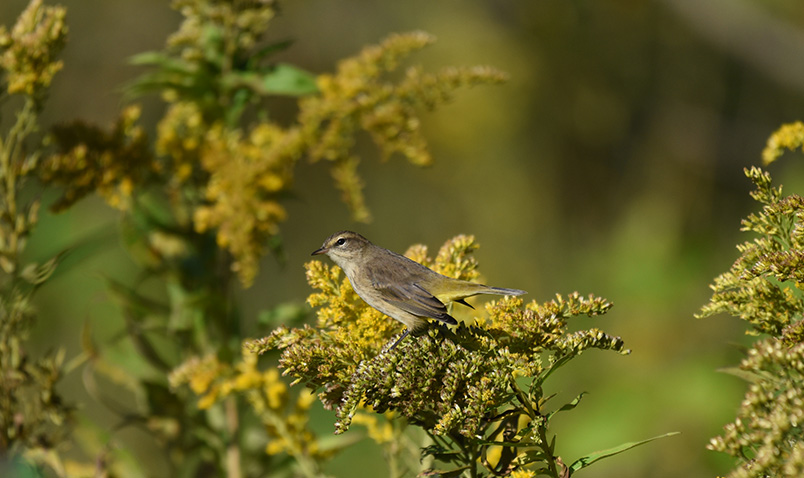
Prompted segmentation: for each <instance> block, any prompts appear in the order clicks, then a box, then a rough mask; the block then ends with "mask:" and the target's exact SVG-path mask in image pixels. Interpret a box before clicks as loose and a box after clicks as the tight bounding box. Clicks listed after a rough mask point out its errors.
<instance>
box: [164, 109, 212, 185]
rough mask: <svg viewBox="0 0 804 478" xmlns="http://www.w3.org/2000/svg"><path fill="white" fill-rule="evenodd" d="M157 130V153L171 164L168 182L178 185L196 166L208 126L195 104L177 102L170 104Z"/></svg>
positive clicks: (184, 180)
mask: <svg viewBox="0 0 804 478" xmlns="http://www.w3.org/2000/svg"><path fill="white" fill-rule="evenodd" d="M156 131H157V138H156V154H158V155H159V156H161V157H164V158H166V159H165V162H169V163H170V164H171V169H172V171H171V172H170V173H171V174H170V182H171V183H172V185H173V186H174V187H178V186H180V185H182V184H184V183H185V182H186V181H187V180H188V179H189V178H190V177H191V176H192V175H193V174H194V173H196V172H197V170H198V168H199V164H200V162H201V161H200V159H199V158H200V156H201V152H200V150H201V146H202V145H203V144H204V136H205V135H206V133H207V131H208V128H207V125H206V123H205V122H204V118H203V115H202V114H201V111H200V110H199V109H198V105H196V104H195V103H191V102H176V103H171V104H170V106H169V107H168V110H167V112H166V113H165V116H164V117H163V118H162V120H161V121H159V124H158V125H157V130H156ZM162 164H163V163H160V170H161V169H164V166H162Z"/></svg>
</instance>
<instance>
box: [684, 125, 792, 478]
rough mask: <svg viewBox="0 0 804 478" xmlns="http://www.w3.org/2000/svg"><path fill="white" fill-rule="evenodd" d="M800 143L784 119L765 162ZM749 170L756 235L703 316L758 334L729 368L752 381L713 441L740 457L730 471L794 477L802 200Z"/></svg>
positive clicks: (751, 225) (734, 477) (746, 224)
mask: <svg viewBox="0 0 804 478" xmlns="http://www.w3.org/2000/svg"><path fill="white" fill-rule="evenodd" d="M802 147H804V123H801V122H796V123H792V124H788V125H784V126H782V127H781V128H780V129H779V130H778V131H776V132H775V133H774V134H773V135H772V136H771V137H770V138H769V140H768V145H767V147H766V148H765V150H764V151H763V154H762V157H763V161H764V163H765V164H766V165H767V164H770V163H772V162H773V161H775V160H776V159H777V158H779V157H780V156H781V155H782V153H783V152H784V151H785V150H792V151H795V150H802ZM745 173H746V176H748V178H749V179H750V180H751V182H752V183H754V186H755V188H756V189H755V190H754V191H753V192H751V197H752V198H754V199H755V200H756V201H757V202H759V204H760V205H761V206H762V209H761V211H759V212H756V213H752V214H750V215H749V216H748V217H747V218H746V219H744V220H743V221H742V230H743V231H746V232H750V233H752V234H753V235H754V237H753V239H752V240H751V241H747V242H745V243H743V244H740V245H738V246H737V249H738V251H739V252H740V257H739V258H738V259H737V260H736V261H735V262H734V264H733V265H732V267H731V269H729V271H727V272H724V273H723V274H721V275H719V276H718V277H717V278H716V279H715V282H714V284H713V285H712V289H713V290H714V293H713V294H712V298H711V300H710V302H709V303H708V304H707V305H705V306H704V307H703V308H702V310H701V312H700V313H699V316H700V317H706V316H710V315H713V314H719V313H726V314H729V315H732V316H734V317H738V318H740V319H742V320H745V321H747V322H748V323H749V324H750V325H751V328H750V329H749V330H748V332H747V333H749V334H751V335H755V336H757V337H761V338H760V339H758V340H757V341H756V342H755V343H754V344H753V345H752V346H751V347H750V348H749V349H748V351H747V353H746V357H745V359H744V360H743V361H742V362H741V363H740V365H739V367H737V368H735V369H731V370H729V372H731V373H734V374H735V375H737V376H739V377H742V378H744V379H745V380H746V381H748V384H749V385H748V391H747V392H746V395H745V399H744V400H743V401H742V403H741V404H740V408H739V411H738V412H737V417H736V419H735V420H734V422H732V423H730V424H728V425H726V427H725V429H724V432H723V434H722V435H720V436H718V437H716V438H713V439H712V441H711V443H710V444H709V448H710V449H711V450H716V451H720V452H724V453H728V454H729V455H732V456H733V457H735V458H736V460H737V465H736V466H735V468H734V469H733V470H732V471H731V473H730V474H729V475H728V476H729V477H730V478H744V477H752V478H753V477H756V478H759V477H790V478H792V477H798V476H802V474H804V431H802V430H803V429H802V421H803V420H804V321H802V314H804V267H803V266H804V199H802V197H801V196H799V195H797V194H790V195H787V196H785V195H783V194H782V187H781V186H774V185H773V182H772V180H771V176H770V173H768V172H767V171H764V170H762V169H760V168H757V167H752V168H750V169H746V170H745Z"/></svg>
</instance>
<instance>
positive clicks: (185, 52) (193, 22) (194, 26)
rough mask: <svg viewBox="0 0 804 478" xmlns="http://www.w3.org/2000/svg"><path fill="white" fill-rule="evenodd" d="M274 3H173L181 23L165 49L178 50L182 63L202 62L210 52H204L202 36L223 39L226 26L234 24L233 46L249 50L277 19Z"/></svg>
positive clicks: (237, 0) (208, 0)
mask: <svg viewBox="0 0 804 478" xmlns="http://www.w3.org/2000/svg"><path fill="white" fill-rule="evenodd" d="M274 3H275V2H274V1H272V0H268V1H259V2H254V1H250V0H235V1H221V0H201V1H199V0H174V1H173V2H172V4H171V7H172V8H173V9H174V10H177V11H180V12H181V13H182V15H183V16H184V21H183V22H182V24H181V26H180V27H179V31H177V32H176V33H174V34H173V35H171V36H170V38H169V39H168V46H169V47H171V48H178V49H181V56H182V58H183V59H185V60H189V61H195V60H204V59H205V58H206V55H208V54H209V53H210V52H209V51H208V50H205V49H204V45H205V43H206V41H205V38H204V37H205V36H208V35H218V36H222V35H223V34H224V30H225V29H226V27H227V26H228V25H237V33H238V34H237V35H236V36H235V37H234V38H233V39H234V40H235V42H236V44H235V45H232V47H233V48H237V49H238V50H242V51H248V50H250V49H251V48H253V47H254V46H255V44H256V43H257V41H258V40H259V38H260V36H261V35H262V33H263V32H264V31H265V30H266V28H267V26H268V22H269V21H270V20H271V19H273V18H274V17H275V16H276V10H275V9H274ZM211 26H214V27H213V28H210V27H211ZM227 40H229V38H227Z"/></svg>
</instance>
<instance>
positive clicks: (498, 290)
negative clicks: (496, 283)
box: [483, 287, 527, 295]
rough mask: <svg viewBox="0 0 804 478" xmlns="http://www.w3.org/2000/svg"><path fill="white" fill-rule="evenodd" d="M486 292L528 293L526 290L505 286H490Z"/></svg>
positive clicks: (503, 293)
mask: <svg viewBox="0 0 804 478" xmlns="http://www.w3.org/2000/svg"><path fill="white" fill-rule="evenodd" d="M483 293H484V294H499V295H523V294H527V292H526V291H524V290H519V289H506V288H504V287H489V288H488V289H487V290H486V291H484V292H483Z"/></svg>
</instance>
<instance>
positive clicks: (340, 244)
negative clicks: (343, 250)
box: [335, 238, 346, 246]
mask: <svg viewBox="0 0 804 478" xmlns="http://www.w3.org/2000/svg"><path fill="white" fill-rule="evenodd" d="M344 244H346V239H344V238H340V239H338V240H337V241H335V245H336V246H342V245H344Z"/></svg>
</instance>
